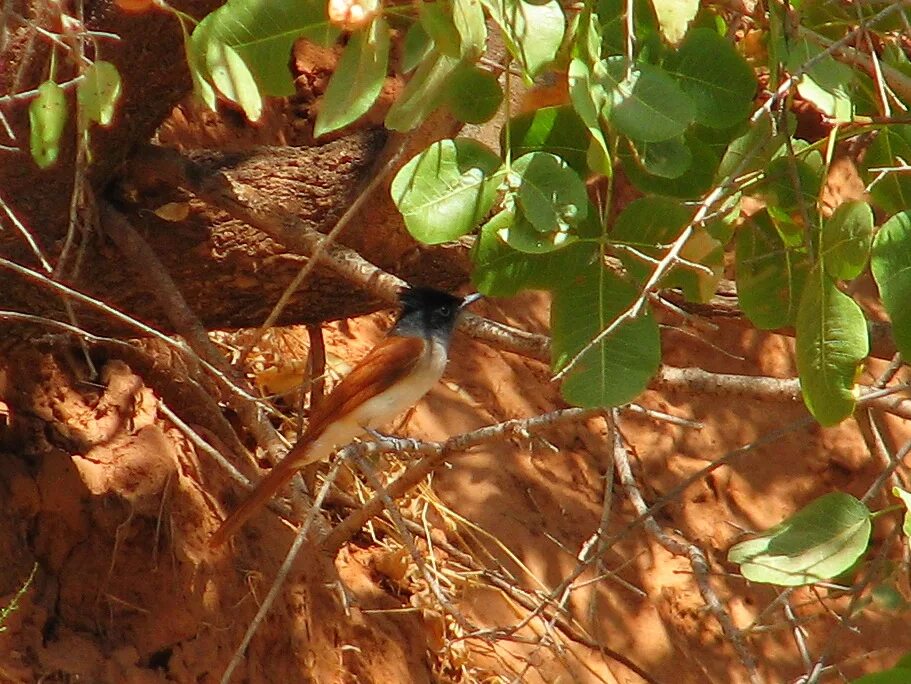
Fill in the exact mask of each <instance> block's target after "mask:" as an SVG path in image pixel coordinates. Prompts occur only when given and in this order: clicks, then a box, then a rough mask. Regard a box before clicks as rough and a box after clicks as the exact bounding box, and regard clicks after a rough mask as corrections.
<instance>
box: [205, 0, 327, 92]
mask: <svg viewBox="0 0 911 684" xmlns="http://www.w3.org/2000/svg"><path fill="white" fill-rule="evenodd" d="M338 33H339V32H338V29H336V28H335V27H333V26H332V25H331V24H330V23H329V18H328V16H327V14H326V3H325V1H323V0H300V1H299V2H275V1H274V0H228V3H227V4H225V5H222V6H221V7H219V8H218V9H217V10H215V11H214V12H212V13H211V14H209V15H208V16H206V18H205V19H203V20H202V21H201V22H199V24H198V25H197V27H196V30H195V31H193V35H192V38H191V42H192V44H193V49H194V50H195V51H196V53H197V54H199V55H202V56H207V55H208V54H209V46H208V43H209V42H210V41H214V42H216V43H221V44H224V45H228V46H229V47H230V48H232V49H233V50H234V51H235V52H236V53H237V54H238V55H239V56H240V58H241V60H242V61H243V63H244V64H245V65H246V66H247V67H248V69H249V72H250V73H251V74H252V75H253V78H254V79H255V81H256V83H257V84H258V85H259V88H260V89H261V92H262V93H263V94H264V95H276V96H281V95H293V94H294V82H293V80H292V79H291V71H290V70H289V68H288V63H289V61H290V58H291V46H292V45H293V44H294V41H295V40H297V39H298V38H301V37H303V38H307V39H308V40H311V41H313V42H315V43H317V44H319V45H325V46H328V45H331V44H332V43H334V42H335V39H336V37H337V36H338Z"/></svg>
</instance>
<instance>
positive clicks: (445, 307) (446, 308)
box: [440, 304, 452, 316]
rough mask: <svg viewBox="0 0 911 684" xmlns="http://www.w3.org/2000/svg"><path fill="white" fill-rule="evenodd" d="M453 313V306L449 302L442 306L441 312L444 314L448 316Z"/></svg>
mask: <svg viewBox="0 0 911 684" xmlns="http://www.w3.org/2000/svg"><path fill="white" fill-rule="evenodd" d="M451 313H452V307H451V306H449V304H444V305H443V306H441V307H440V314H442V315H443V316H448V315H449V314H451Z"/></svg>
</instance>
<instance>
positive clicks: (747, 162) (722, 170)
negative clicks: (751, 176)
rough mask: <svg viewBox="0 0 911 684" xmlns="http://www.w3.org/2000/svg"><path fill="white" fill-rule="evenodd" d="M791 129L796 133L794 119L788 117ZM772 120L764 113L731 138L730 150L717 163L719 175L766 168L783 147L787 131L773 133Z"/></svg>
mask: <svg viewBox="0 0 911 684" xmlns="http://www.w3.org/2000/svg"><path fill="white" fill-rule="evenodd" d="M787 121H788V124H789V126H788V128H789V131H790V132H792V133H793V129H794V126H795V120H794V118H793V117H788V119H787ZM772 131H773V126H772V119H771V117H770V116H769V115H767V114H766V115H763V116H762V117H760V118H759V120H758V121H757V122H756V123H752V122H751V123H750V124H749V125H748V126H747V128H746V130H745V131H744V132H743V133H742V134H741V135H739V136H737V137H736V138H734V139H733V140H732V141H731V144H730V145H728V149H727V151H726V152H725V153H724V155H723V156H722V157H721V164H720V165H719V166H718V176H719V178H725V177H727V176H728V175H730V174H732V173H737V174H738V175H739V176H742V175H745V174H747V173H751V172H753V171H759V170H761V169H764V168H765V167H766V166H767V165H768V163H769V162H770V161H771V159H772V157H773V156H774V155H775V154H776V153H777V152H778V151H779V150H781V149H782V148H783V146H784V144H785V140H786V138H785V134H784V132H783V131H781V130H779V131H777V133H773V132H772Z"/></svg>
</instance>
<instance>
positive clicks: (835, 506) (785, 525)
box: [728, 492, 872, 587]
mask: <svg viewBox="0 0 911 684" xmlns="http://www.w3.org/2000/svg"><path fill="white" fill-rule="evenodd" d="M871 529H872V524H871V522H870V511H869V510H868V509H867V507H866V506H865V505H864V504H863V503H862V502H861V501H859V500H858V499H856V498H854V497H853V496H851V495H850V494H845V493H843V492H833V493H831V494H826V495H824V496H821V497H819V498H818V499H815V500H814V501H811V502H810V503H809V504H807V505H806V506H804V507H803V508H802V509H800V510H799V511H798V512H797V513H795V514H794V515H792V516H791V517H789V518H787V519H786V520H784V521H783V522H781V523H779V524H778V525H776V526H775V527H773V528H771V529H769V530H766V531H765V532H763V533H762V535H761V536H759V537H758V538H756V539H751V540H749V541H745V542H741V543H739V544H735V545H734V546H732V547H731V549H730V550H729V551H728V560H729V561H730V562H731V563H737V564H738V565H740V572H741V573H742V574H743V576H744V577H746V578H747V579H748V580H751V581H753V582H762V583H764V584H776V585H778V586H783V587H799V586H803V585H806V584H813V583H814V582H823V581H825V580H829V579H832V578H833V577H837V576H838V575H840V574H841V573H843V572H845V571H846V570H848V569H849V568H850V567H851V566H852V565H854V563H855V562H856V561H857V559H858V558H860V557H861V556H862V555H863V554H864V552H865V551H866V549H867V544H868V543H869V541H870V531H871Z"/></svg>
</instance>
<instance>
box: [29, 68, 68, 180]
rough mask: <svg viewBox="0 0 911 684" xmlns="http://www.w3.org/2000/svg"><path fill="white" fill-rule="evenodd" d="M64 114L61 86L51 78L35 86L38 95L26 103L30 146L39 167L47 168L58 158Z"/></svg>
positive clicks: (63, 95)
mask: <svg viewBox="0 0 911 684" xmlns="http://www.w3.org/2000/svg"><path fill="white" fill-rule="evenodd" d="M66 117H67V106H66V94H65V93H64V92H63V88H61V87H60V86H59V85H57V84H56V83H54V82H53V81H45V82H44V83H42V84H41V85H40V86H38V97H36V98H35V99H34V100H32V101H31V103H30V104H29V106H28V121H29V147H30V149H31V152H32V159H34V160H35V163H36V164H37V165H38V167H39V168H42V169H46V168H48V167H49V166H51V165H52V164H53V163H54V162H56V161H57V157H58V155H59V154H60V136H61V135H63V128H64V126H65V125H66Z"/></svg>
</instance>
